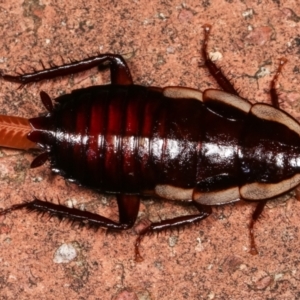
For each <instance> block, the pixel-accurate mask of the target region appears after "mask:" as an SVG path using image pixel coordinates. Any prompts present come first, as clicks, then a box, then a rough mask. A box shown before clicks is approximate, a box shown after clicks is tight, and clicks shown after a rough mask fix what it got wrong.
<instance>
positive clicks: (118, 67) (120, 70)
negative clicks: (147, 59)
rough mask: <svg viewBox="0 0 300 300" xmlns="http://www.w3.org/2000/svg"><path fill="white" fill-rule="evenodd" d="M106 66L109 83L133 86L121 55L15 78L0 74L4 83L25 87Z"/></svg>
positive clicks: (94, 59) (104, 55)
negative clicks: (107, 67)
mask: <svg viewBox="0 0 300 300" xmlns="http://www.w3.org/2000/svg"><path fill="white" fill-rule="evenodd" d="M106 64H108V66H109V68H110V73H111V83H112V84H119V85H130V84H133V81H132V77H131V74H130V70H129V68H128V66H127V64H126V62H125V60H124V58H123V57H122V56H121V55H117V54H99V55H98V56H93V57H90V58H87V59H84V60H81V61H76V62H72V63H69V64H64V65H62V66H55V67H51V68H49V69H44V70H41V71H36V72H33V73H25V74H21V75H17V76H12V75H8V74H3V73H2V74H0V77H2V78H3V79H4V80H6V81H10V82H16V83H20V84H21V85H26V84H28V83H32V82H39V81H42V80H48V79H53V78H56V77H61V76H67V75H72V74H75V73H79V72H83V71H86V70H89V69H91V68H94V67H99V66H102V65H106Z"/></svg>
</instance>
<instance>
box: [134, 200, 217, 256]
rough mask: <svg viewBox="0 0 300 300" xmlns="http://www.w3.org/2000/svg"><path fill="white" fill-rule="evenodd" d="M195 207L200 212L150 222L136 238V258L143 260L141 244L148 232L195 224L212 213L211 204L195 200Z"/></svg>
mask: <svg viewBox="0 0 300 300" xmlns="http://www.w3.org/2000/svg"><path fill="white" fill-rule="evenodd" d="M193 204H194V205H195V207H196V208H197V209H198V210H199V214H195V215H189V216H182V217H176V218H172V219H167V220H162V221H160V222H153V223H152V222H150V223H149V225H148V226H147V227H146V228H144V229H143V230H142V231H141V232H140V233H139V236H138V237H137V239H136V243H135V260H136V261H138V262H140V261H143V258H142V256H141V255H140V251H139V246H140V244H141V241H142V239H143V237H144V236H145V235H147V234H150V233H153V232H156V231H157V232H158V231H162V230H168V229H173V228H178V227H182V226H185V225H190V224H195V223H197V222H199V221H201V220H203V219H205V218H207V217H208V216H209V215H210V214H211V213H212V208H211V206H206V205H201V204H199V203H197V202H195V201H193Z"/></svg>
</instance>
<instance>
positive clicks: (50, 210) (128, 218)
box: [0, 195, 139, 230]
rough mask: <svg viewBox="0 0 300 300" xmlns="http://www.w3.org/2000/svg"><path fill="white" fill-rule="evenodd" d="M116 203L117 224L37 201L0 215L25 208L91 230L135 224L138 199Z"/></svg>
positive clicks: (125, 197)
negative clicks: (117, 212)
mask: <svg viewBox="0 0 300 300" xmlns="http://www.w3.org/2000/svg"><path fill="white" fill-rule="evenodd" d="M117 201H118V206H119V209H120V210H121V211H120V217H119V219H120V222H119V223H118V222H115V221H112V220H110V219H108V218H106V217H103V216H101V215H98V214H95V213H91V212H88V211H83V210H80V209H77V208H71V207H66V206H64V205H61V204H54V203H51V202H46V201H42V200H39V199H34V200H33V201H30V202H24V203H21V204H15V205H12V206H11V207H9V208H7V209H5V210H3V211H1V212H0V215H6V214H9V213H11V212H12V211H15V210H21V209H23V208H25V209H27V210H29V211H34V212H37V213H42V214H45V213H47V214H49V215H50V216H53V217H57V218H59V219H69V220H70V221H73V222H79V223H80V224H82V225H86V226H89V227H93V228H99V227H103V228H107V229H112V230H125V229H129V228H130V227H132V226H133V224H134V223H135V220H136V217H137V214H138V210H139V198H138V197H137V196H134V195H129V196H128V195H118V196H117Z"/></svg>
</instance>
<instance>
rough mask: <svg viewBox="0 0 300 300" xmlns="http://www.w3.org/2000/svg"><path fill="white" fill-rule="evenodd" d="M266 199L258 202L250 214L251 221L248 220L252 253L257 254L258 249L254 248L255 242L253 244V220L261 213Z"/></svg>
mask: <svg viewBox="0 0 300 300" xmlns="http://www.w3.org/2000/svg"><path fill="white" fill-rule="evenodd" d="M267 202H268V200H261V201H260V202H258V204H257V206H256V208H255V210H254V212H253V214H252V218H251V222H250V226H249V231H250V243H251V244H250V253H251V254H252V255H257V254H258V251H257V248H256V244H255V239H254V224H255V222H256V221H257V220H258V218H259V217H260V215H261V214H262V212H263V210H264V207H265V205H266V204H267Z"/></svg>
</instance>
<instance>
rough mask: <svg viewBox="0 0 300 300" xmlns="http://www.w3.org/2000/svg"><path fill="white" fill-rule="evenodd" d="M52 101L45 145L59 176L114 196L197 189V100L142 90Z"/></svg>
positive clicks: (99, 90)
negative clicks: (163, 186)
mask: <svg viewBox="0 0 300 300" xmlns="http://www.w3.org/2000/svg"><path fill="white" fill-rule="evenodd" d="M57 101H59V102H60V104H59V105H57V107H56V108H55V110H54V111H53V112H52V113H51V114H50V115H48V116H47V117H45V118H50V119H51V121H50V119H49V121H48V122H44V123H47V124H51V128H50V127H49V128H48V131H49V132H52V133H51V134H49V132H48V139H47V143H48V144H49V145H48V146H49V147H50V157H51V161H52V167H53V169H54V170H56V171H57V172H59V173H61V174H62V175H64V176H66V177H67V178H70V179H74V180H76V181H77V182H79V183H82V184H84V185H87V186H90V187H94V188H98V189H101V190H103V191H106V192H115V193H116V192H127V193H142V194H147V192H148V191H151V190H153V188H154V187H155V185H156V184H171V185H173V186H178V187H184V188H188V187H193V186H194V185H195V181H196V173H197V157H198V156H199V150H200V146H199V143H200V141H201V134H202V129H201V122H200V120H201V116H202V114H203V110H204V108H203V104H202V103H201V102H200V101H197V100H192V99H169V98H166V97H164V96H163V94H162V92H161V90H160V89H156V88H145V87H141V86H128V87H127V86H96V87H90V88H87V89H81V90H77V91H74V92H72V94H69V95H65V96H62V97H60V98H58V99H57ZM49 126H50V125H49ZM50 136H51V138H50Z"/></svg>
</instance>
